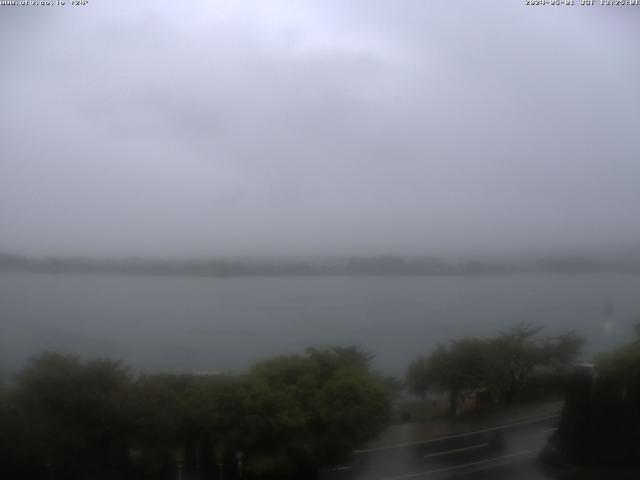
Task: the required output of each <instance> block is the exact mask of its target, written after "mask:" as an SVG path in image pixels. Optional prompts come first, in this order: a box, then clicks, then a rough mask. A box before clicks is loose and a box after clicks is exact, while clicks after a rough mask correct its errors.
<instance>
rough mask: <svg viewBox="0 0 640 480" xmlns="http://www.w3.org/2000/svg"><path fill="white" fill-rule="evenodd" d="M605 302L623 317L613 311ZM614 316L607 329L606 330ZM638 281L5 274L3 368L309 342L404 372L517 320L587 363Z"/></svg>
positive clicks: (616, 326)
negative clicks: (36, 360) (57, 354)
mask: <svg viewBox="0 0 640 480" xmlns="http://www.w3.org/2000/svg"><path fill="white" fill-rule="evenodd" d="M607 302H610V303H611V306H612V307H613V308H610V307H609V308H605V305H606V303H607ZM607 310H609V313H611V311H612V313H613V314H612V315H610V317H611V318H610V319H609V320H608V321H607V314H606V313H607ZM636 321H640V276H631V275H619V274H593V275H533V274H523V275H477V276H442V277H414V276H382V277H375V276H327V277H227V278H209V277H207V278H196V277H152V276H126V275H90V274H75V275H74V274H35V273H9V272H3V273H0V371H4V373H6V372H8V371H14V370H15V369H17V368H19V367H20V366H22V365H23V364H24V361H25V360H26V359H27V358H28V357H29V356H31V355H33V354H37V353H39V352H41V351H43V350H56V351H62V352H72V353H77V354H80V355H84V356H108V357H111V358H117V359H122V360H124V361H125V362H126V363H128V364H129V365H131V366H132V367H134V368H135V369H141V370H145V371H159V370H163V371H171V372H187V371H222V372H225V371H232V372H239V371H242V370H244V369H246V368H248V367H249V366H250V365H251V363H253V362H255V361H256V360H259V359H262V358H265V357H268V356H271V355H276V354H288V353H293V352H299V351H301V350H303V349H304V348H305V347H307V346H321V345H331V344H341V345H349V344H358V345H361V346H362V347H363V348H365V349H368V350H370V351H371V352H373V353H374V354H375V355H376V358H375V365H376V367H377V368H379V369H380V370H381V371H383V372H385V373H390V374H398V375H401V374H402V373H403V372H404V371H405V369H406V366H407V364H408V363H409V361H410V360H411V359H412V358H414V357H415V356H417V355H419V354H424V353H428V352H429V350H430V349H431V348H433V347H434V346H435V345H436V344H437V343H438V342H446V341H448V340H450V339H453V338H456V337H460V336H464V335H479V336H482V335H492V334H495V333H497V332H499V331H501V330H504V329H507V328H508V327H509V326H510V325H513V324H515V323H518V322H532V323H535V324H539V325H542V326H544V327H545V330H544V333H547V334H555V333H559V332H563V331H566V330H568V329H575V330H577V331H578V332H579V333H580V334H581V335H583V336H584V337H585V338H587V340H588V344H587V346H586V355H585V358H588V357H590V356H591V355H592V354H593V352H597V351H601V350H602V349H606V348H610V347H612V346H615V345H616V344H619V343H621V342H623V341H625V340H628V339H630V338H632V336H633V335H634V333H633V329H632V328H631V325H632V324H633V323H635V322H636Z"/></svg>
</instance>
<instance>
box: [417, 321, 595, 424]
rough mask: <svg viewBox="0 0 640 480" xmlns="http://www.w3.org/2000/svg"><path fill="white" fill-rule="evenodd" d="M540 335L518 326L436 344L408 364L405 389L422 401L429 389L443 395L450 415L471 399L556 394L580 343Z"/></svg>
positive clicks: (572, 338)
mask: <svg viewBox="0 0 640 480" xmlns="http://www.w3.org/2000/svg"><path fill="white" fill-rule="evenodd" d="M540 333H541V329H540V328H538V327H534V326H532V325H518V326H515V327H513V328H512V329H511V330H509V331H507V332H504V333H501V334H499V335H498V336H496V337H493V338H487V339H480V338H475V337H466V338H460V339H457V340H454V341H452V342H451V343H450V344H449V345H439V346H438V347H437V348H436V349H435V350H434V351H432V352H431V353H430V354H428V355H426V356H422V357H419V358H416V359H415V360H413V362H411V364H410V365H409V368H408V370H407V377H406V384H407V387H408V389H409V390H410V391H411V392H412V393H414V394H417V395H419V396H421V397H422V398H424V397H425V396H426V394H427V393H428V392H430V391H436V392H444V393H445V394H446V395H447V396H448V398H449V414H450V415H451V416H456V415H458V414H459V413H460V410H461V406H462V403H463V402H464V401H465V399H466V398H468V397H469V396H470V395H472V396H474V397H475V398H474V400H477V399H478V398H483V400H484V401H485V402H487V403H506V404H510V403H513V402H515V401H518V400H532V399H533V398H535V397H539V396H544V395H548V394H553V393H556V394H561V390H562V389H561V384H562V381H563V379H564V378H565V377H566V375H567V373H568V371H569V369H570V367H571V365H572V363H573V362H574V361H575V359H576V357H577V355H578V354H579V352H580V349H581V347H582V345H583V343H584V341H583V340H582V339H581V338H580V337H579V336H578V335H576V334H575V333H574V332H568V333H566V334H564V335H559V336H553V337H543V336H541V335H540ZM479 392H481V393H479Z"/></svg>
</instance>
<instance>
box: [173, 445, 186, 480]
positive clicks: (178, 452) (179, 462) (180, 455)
mask: <svg viewBox="0 0 640 480" xmlns="http://www.w3.org/2000/svg"><path fill="white" fill-rule="evenodd" d="M174 455H175V459H176V467H178V480H182V467H183V461H184V449H183V448H176V449H175V450H174Z"/></svg>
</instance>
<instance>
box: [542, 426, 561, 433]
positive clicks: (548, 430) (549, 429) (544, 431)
mask: <svg viewBox="0 0 640 480" xmlns="http://www.w3.org/2000/svg"><path fill="white" fill-rule="evenodd" d="M556 430H558V427H555V428H547V429H546V430H543V431H542V433H551V432H555V431H556Z"/></svg>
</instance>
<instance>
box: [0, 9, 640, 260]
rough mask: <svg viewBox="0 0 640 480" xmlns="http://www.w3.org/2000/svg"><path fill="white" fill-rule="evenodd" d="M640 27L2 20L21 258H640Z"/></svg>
mask: <svg viewBox="0 0 640 480" xmlns="http://www.w3.org/2000/svg"><path fill="white" fill-rule="evenodd" d="M639 26H640V7H635V8H634V7H625V8H622V7H618V8H615V7H608V8H607V7H601V6H594V7H590V8H587V7H579V6H575V7H526V6H524V5H523V2H521V1H495V2H477V1H471V0H469V1H459V2H450V1H429V2H425V1H400V2H399V1H391V0H389V1H380V0H366V1H365V0H353V1H327V0H322V1H320V0H318V1H315V2H304V1H299V0H296V1H282V2H281V1H271V0H270V1H254V2H243V1H224V2H223V1H220V2H215V1H190V2H180V1H171V2H169V1H166V2H165V1H160V0H155V1H144V0H139V1H136V2H126V1H115V0H108V1H107V0H92V1H91V2H90V4H89V5H88V6H86V7H71V6H67V7H48V8H35V7H0V41H1V44H0V45H1V47H2V48H1V50H0V73H1V75H0V113H1V116H0V251H11V252H17V253H27V254H36V255H38V254H61V255H68V254H82V255H109V256H120V255H135V254H141V255H149V256H162V255H169V256H203V255H207V256H208V255H212V256H217V255H287V254H296V255H297V254H318V255H331V254H353V253H356V254H358V253H407V254H423V253H424V254H443V255H467V254H478V253H481V254H482V253H485V254H499V253H501V252H505V253H509V254H511V253H519V252H542V251H567V250H571V251H582V250H585V251H586V250H598V249H602V250H609V251H615V250H619V249H627V248H631V247H634V246H637V245H640V220H638V205H640V156H639V154H640V135H639V133H640V132H639V128H640V88H638V86H639V85H640V55H639V54H638V45H640V38H639V37H640V28H638V27H639Z"/></svg>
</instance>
